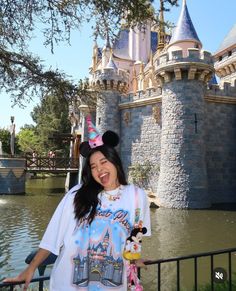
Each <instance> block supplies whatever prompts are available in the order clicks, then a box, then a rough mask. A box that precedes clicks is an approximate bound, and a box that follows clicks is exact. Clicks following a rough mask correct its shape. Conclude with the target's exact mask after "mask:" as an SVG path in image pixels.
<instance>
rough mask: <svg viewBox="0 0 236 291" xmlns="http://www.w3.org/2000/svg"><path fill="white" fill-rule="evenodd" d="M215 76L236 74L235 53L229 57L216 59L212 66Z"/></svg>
mask: <svg viewBox="0 0 236 291" xmlns="http://www.w3.org/2000/svg"><path fill="white" fill-rule="evenodd" d="M214 67H215V70H216V74H217V76H219V77H220V78H221V77H225V76H228V75H231V74H235V73H236V51H234V52H233V53H232V54H231V55H230V56H228V55H227V56H224V57H223V58H222V59H218V60H217V61H216V62H215V64H214Z"/></svg>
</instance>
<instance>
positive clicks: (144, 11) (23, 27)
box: [0, 0, 177, 105]
mask: <svg viewBox="0 0 236 291" xmlns="http://www.w3.org/2000/svg"><path fill="white" fill-rule="evenodd" d="M152 2H153V0H129V1H127V0H119V1H114V0H93V1H89V0H32V1H28V0H21V1H18V0H11V1H9V0H6V1H1V4H0V90H1V89H5V90H6V91H7V92H10V93H11V94H12V98H13V100H14V102H15V103H17V104H19V105H23V102H25V101H26V100H27V99H32V98H34V96H36V95H37V96H41V97H43V96H44V95H45V94H49V93H50V94H53V95H60V96H61V97H63V98H65V97H67V98H73V97H75V96H76V97H77V98H78V97H79V98H81V99H82V98H83V97H84V98H85V99H86V100H87V96H91V95H90V93H89V92H88V91H87V90H86V88H84V86H81V84H79V85H78V84H77V83H74V82H73V81H72V80H71V79H70V78H69V77H68V76H66V75H65V74H64V73H62V72H60V71H58V70H55V71H53V70H45V69H44V67H43V66H42V64H41V60H40V59H39V58H38V57H37V56H33V55H32V53H30V52H29V51H28V49H27V47H28V43H29V41H30V39H31V38H32V37H33V32H34V30H35V28H36V27H37V26H38V25H40V26H41V27H42V30H43V35H44V44H45V46H49V47H50V48H51V51H52V52H53V50H54V46H55V44H59V43H60V41H67V42H69V41H70V33H71V31H72V30H74V29H79V28H80V27H81V26H82V24H83V23H84V22H86V21H89V20H93V21H94V23H95V25H94V27H93V28H94V35H95V37H97V36H98V35H100V36H102V37H104V36H105V34H106V33H109V34H110V35H113V34H114V33H115V32H116V31H117V29H119V27H120V24H121V22H122V20H123V19H124V18H125V21H126V23H127V25H128V26H130V25H135V24H136V23H143V22H145V21H146V20H147V19H151V20H153V21H155V20H156V14H155V12H154V10H153V9H152V6H151V4H152ZM162 2H163V3H165V4H167V5H168V4H170V5H176V4H177V0H162ZM82 101H83V100H82Z"/></svg>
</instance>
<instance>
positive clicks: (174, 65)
mask: <svg viewBox="0 0 236 291" xmlns="http://www.w3.org/2000/svg"><path fill="white" fill-rule="evenodd" d="M213 71H214V68H213V61H212V57H211V54H210V53H208V52H206V51H203V50H202V44H201V42H200V40H199V38H198V36H197V33H196V31H195V29H194V26H193V24H192V21H191V18H190V16H189V13H188V9H187V5H186V1H184V2H183V7H182V11H181V14H180V18H179V21H178V23H177V26H176V28H175V31H174V33H173V35H172V38H171V40H170V43H169V45H168V47H167V49H166V51H165V52H164V53H162V54H161V55H160V57H159V58H158V60H157V67H156V76H157V79H158V81H159V83H160V86H161V87H162V133H161V164H160V176H159V181H158V190H157V195H158V198H159V202H160V205H162V206H164V207H171V208H206V207H209V206H210V197H209V196H208V195H207V171H206V159H205V132H204V128H205V125H204V122H205V116H204V94H205V89H206V83H207V81H209V79H210V78H211V75H212V72H213Z"/></svg>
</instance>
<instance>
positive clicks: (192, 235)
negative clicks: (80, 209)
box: [0, 177, 236, 291]
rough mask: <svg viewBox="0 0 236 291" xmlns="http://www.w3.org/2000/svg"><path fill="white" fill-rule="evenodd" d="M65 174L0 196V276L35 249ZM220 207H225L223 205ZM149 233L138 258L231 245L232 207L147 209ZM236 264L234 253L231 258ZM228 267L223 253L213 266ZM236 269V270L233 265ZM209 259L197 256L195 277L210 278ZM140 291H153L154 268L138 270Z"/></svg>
mask: <svg viewBox="0 0 236 291" xmlns="http://www.w3.org/2000/svg"><path fill="white" fill-rule="evenodd" d="M64 184H65V178H64V177H59V178H47V179H31V180H28V181H27V187H26V192H27V193H26V194H25V195H14V196H13V195H12V196H11V195H1V196H0V280H1V279H2V278H4V277H8V276H14V275H16V274H18V273H19V272H20V271H21V270H22V269H23V268H25V266H26V264H25V262H24V260H25V258H26V257H27V255H28V254H29V253H30V252H31V251H32V250H35V249H37V246H38V244H39V241H40V239H41V237H42V234H43V232H44V230H45V228H46V226H47V223H48V221H49V219H50V217H51V215H52V213H53V211H54V209H55V208H56V206H57V205H58V203H59V201H60V200H61V198H62V197H63V195H64ZM223 208H224V209H223ZM151 219H152V236H151V237H150V238H144V239H143V246H142V250H143V258H146V259H161V258H170V257H176V256H182V255H189V254H194V253H200V252H208V251H214V250H219V249H226V248H233V247H236V211H235V210H233V209H231V210H226V209H225V207H222V208H221V209H218V210H176V209H163V208H159V209H151ZM232 262H233V266H236V256H235V255H233V257H232ZM175 266H176V264H174V263H170V264H168V265H165V266H163V267H162V289H161V290H166V291H171V290H175V287H174V284H175V282H176V269H175ZM219 266H221V267H224V268H226V270H227V260H226V257H225V256H218V257H217V258H216V259H215V261H214V267H219ZM235 270H236V268H235ZM180 271H181V290H189V291H191V290H192V286H193V265H192V263H191V262H190V261H187V262H185V263H182V264H181V267H180ZM209 274H210V262H209V260H207V259H200V260H199V266H198V276H199V280H200V282H201V283H202V284H204V283H205V282H207V281H210V278H209V276H210V275H209ZM142 281H143V284H144V290H147V291H151V290H157V285H156V281H157V266H148V268H147V270H142Z"/></svg>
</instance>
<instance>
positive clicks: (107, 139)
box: [79, 115, 119, 158]
mask: <svg viewBox="0 0 236 291" xmlns="http://www.w3.org/2000/svg"><path fill="white" fill-rule="evenodd" d="M86 122H87V125H88V134H89V141H84V142H82V143H81V144H80V147H79V151H80V154H81V155H82V156H83V157H85V158H86V157H87V156H88V154H89V152H90V150H91V149H94V148H96V147H99V146H102V145H107V146H110V147H115V146H117V145H118V143H119V136H118V135H117V134H116V133H115V132H114V131H111V130H108V131H106V132H105V133H104V134H103V135H102V136H101V134H100V133H99V131H98V130H97V129H96V127H95V126H94V125H93V123H92V120H91V116H90V115H87V116H86Z"/></svg>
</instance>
